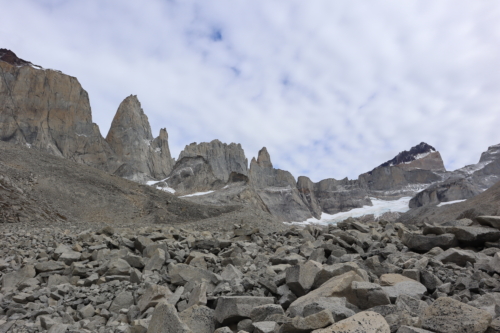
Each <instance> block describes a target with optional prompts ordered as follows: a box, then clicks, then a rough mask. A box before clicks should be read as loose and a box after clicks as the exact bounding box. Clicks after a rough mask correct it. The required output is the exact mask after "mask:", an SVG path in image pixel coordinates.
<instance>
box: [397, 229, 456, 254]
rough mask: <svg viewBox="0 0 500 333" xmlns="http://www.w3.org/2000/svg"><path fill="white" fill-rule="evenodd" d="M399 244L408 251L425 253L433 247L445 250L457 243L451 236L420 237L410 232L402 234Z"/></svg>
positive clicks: (453, 236)
mask: <svg viewBox="0 0 500 333" xmlns="http://www.w3.org/2000/svg"><path fill="white" fill-rule="evenodd" d="M401 242H402V243H403V244H404V245H406V246H407V247H408V248H409V249H410V250H412V251H416V252H427V251H430V250H431V249H433V248H435V247H440V248H442V249H443V250H446V249H449V248H450V247H453V246H456V245H457V243H458V242H457V239H456V237H455V235H453V234H442V235H422V234H416V233H412V232H403V234H402V237H401Z"/></svg>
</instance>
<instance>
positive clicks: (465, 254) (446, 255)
mask: <svg viewBox="0 0 500 333" xmlns="http://www.w3.org/2000/svg"><path fill="white" fill-rule="evenodd" d="M434 259H436V260H439V261H441V262H442V263H443V264H447V263H454V264H457V265H458V266H462V267H465V265H466V264H467V262H470V263H471V264H474V263H475V262H476V260H477V258H476V255H475V254H474V253H473V252H472V251H468V250H460V249H455V248H453V249H448V250H446V251H444V252H442V253H440V254H438V255H437V256H435V257H434Z"/></svg>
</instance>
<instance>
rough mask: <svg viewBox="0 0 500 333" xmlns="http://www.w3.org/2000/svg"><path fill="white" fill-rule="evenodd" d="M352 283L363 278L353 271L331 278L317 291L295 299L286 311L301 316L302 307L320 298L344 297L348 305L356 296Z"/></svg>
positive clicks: (353, 301) (361, 280)
mask: <svg viewBox="0 0 500 333" xmlns="http://www.w3.org/2000/svg"><path fill="white" fill-rule="evenodd" d="M354 281H358V282H363V281H364V280H363V278H362V277H361V276H360V275H359V274H357V273H356V272H354V271H351V272H347V273H344V274H342V275H339V276H335V277H332V278H331V279H330V280H328V281H326V282H325V283H324V284H322V285H321V287H319V288H318V289H315V290H313V291H311V292H309V293H308V294H306V295H304V296H302V297H299V298H297V299H296V300H295V301H294V302H292V304H290V307H289V308H288V310H287V313H288V314H290V315H291V316H302V315H303V311H304V307H305V306H306V305H309V304H311V303H313V302H315V301H316V300H318V299H319V298H320V297H345V298H346V299H347V300H348V301H349V302H350V303H355V302H356V296H355V294H354V292H353V290H352V283H353V282H354Z"/></svg>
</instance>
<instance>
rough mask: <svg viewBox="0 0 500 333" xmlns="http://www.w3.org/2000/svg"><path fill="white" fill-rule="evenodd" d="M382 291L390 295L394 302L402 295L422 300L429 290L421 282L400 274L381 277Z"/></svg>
mask: <svg viewBox="0 0 500 333" xmlns="http://www.w3.org/2000/svg"><path fill="white" fill-rule="evenodd" d="M380 281H381V282H380V283H381V284H382V289H383V290H384V291H385V292H386V293H387V295H389V298H390V299H391V301H392V302H394V301H396V299H397V298H398V296H400V295H408V296H412V297H415V298H418V299H420V298H422V295H423V294H424V293H425V292H426V291H427V288H426V287H425V286H424V285H423V284H422V283H420V282H417V281H415V280H413V279H410V278H407V277H406V276H403V275H399V274H386V275H382V276H381V277H380Z"/></svg>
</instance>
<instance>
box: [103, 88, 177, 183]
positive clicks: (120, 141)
mask: <svg viewBox="0 0 500 333" xmlns="http://www.w3.org/2000/svg"><path fill="white" fill-rule="evenodd" d="M106 141H107V142H108V144H109V146H110V147H111V148H112V149H113V151H114V152H115V154H116V157H117V163H118V165H120V166H119V167H118V169H117V170H116V171H115V174H117V175H118V176H120V177H124V178H127V179H130V180H135V181H139V182H144V181H146V180H149V179H151V178H154V179H161V178H165V177H167V175H168V174H169V173H170V171H171V170H172V167H173V165H174V160H173V159H172V156H171V155H170V148H169V147H168V134H167V131H166V129H164V128H163V129H161V131H160V135H159V136H158V137H157V138H155V139H153V136H152V134H151V126H150V125H149V121H148V117H147V116H146V115H145V114H144V111H143V110H142V108H141V103H140V102H139V100H138V99H137V96H134V95H130V96H129V97H127V98H125V100H124V101H123V102H122V103H121V104H120V107H119V108H118V111H117V112H116V115H115V117H114V118H113V122H112V123H111V128H110V130H109V132H108V135H107V136H106Z"/></svg>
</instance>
